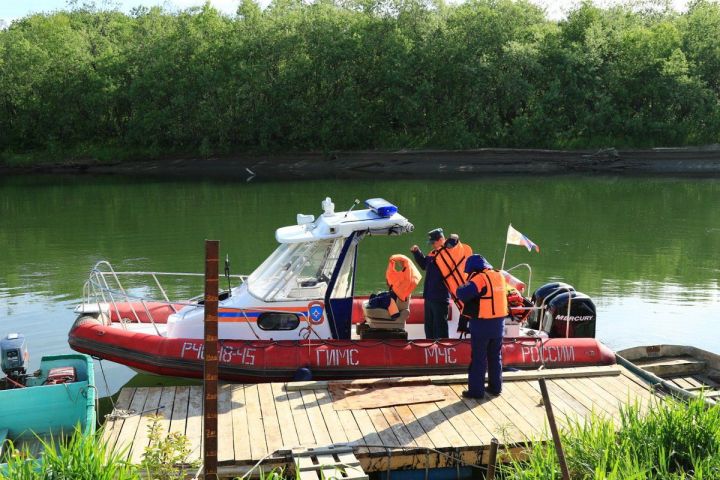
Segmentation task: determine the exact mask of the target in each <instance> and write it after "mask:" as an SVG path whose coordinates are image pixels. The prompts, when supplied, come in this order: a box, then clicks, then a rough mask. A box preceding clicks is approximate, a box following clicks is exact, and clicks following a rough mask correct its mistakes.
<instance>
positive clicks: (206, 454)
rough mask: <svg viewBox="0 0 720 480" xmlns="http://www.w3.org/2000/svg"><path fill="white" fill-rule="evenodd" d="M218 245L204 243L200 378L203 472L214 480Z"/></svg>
mask: <svg viewBox="0 0 720 480" xmlns="http://www.w3.org/2000/svg"><path fill="white" fill-rule="evenodd" d="M219 246H220V242H218V241H217V240H205V347H204V354H205V371H204V375H203V380H204V383H203V393H204V399H203V421H204V428H203V468H204V471H205V480H216V479H217V464H218V458H217V457H218V448H217V447H218V445H217V417H218V415H217V414H218V288H219V285H218V284H219V279H218V261H219V256H220V255H219V250H220V248H219Z"/></svg>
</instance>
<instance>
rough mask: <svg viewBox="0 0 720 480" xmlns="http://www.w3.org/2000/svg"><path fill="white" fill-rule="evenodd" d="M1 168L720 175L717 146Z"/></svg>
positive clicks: (291, 175) (278, 174) (140, 172)
mask: <svg viewBox="0 0 720 480" xmlns="http://www.w3.org/2000/svg"><path fill="white" fill-rule="evenodd" d="M0 173H5V174H13V173H31V174H32V173H58V174H74V173H84V174H114V175H129V176H141V177H149V176H162V177H186V178H197V177H206V178H225V179H244V180H283V179H296V178H410V177H412V178H423V177H427V178H431V177H437V176H438V175H441V176H466V175H507V174H539V175H558V174H569V173H582V174H589V173H601V174H621V175H622V174H628V175H678V176H697V177H716V176H717V177H720V145H712V146H707V147H689V148H655V149H647V150H616V149H614V148H609V149H603V150H574V151H561V150H529V149H524V150H520V149H499V148H488V149H478V150H457V151H448V150H412V151H410V150H401V151H392V152H391V151H384V152H378V151H373V152H335V153H298V154H285V155H257V156H233V157H227V158H204V159H198V158H184V159H175V160H167V159H166V160H154V161H143V162H125V163H116V164H108V163H105V164H95V163H91V162H87V163H83V162H73V163H68V164H53V165H38V166H32V167H7V166H5V167H3V166H0Z"/></svg>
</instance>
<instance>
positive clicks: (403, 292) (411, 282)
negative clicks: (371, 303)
mask: <svg viewBox="0 0 720 480" xmlns="http://www.w3.org/2000/svg"><path fill="white" fill-rule="evenodd" d="M398 268H400V270H398ZM385 280H387V284H388V287H390V290H391V291H392V292H393V293H394V294H395V296H397V298H398V300H400V301H403V302H404V301H406V300H407V299H408V298H410V294H411V293H412V292H413V290H415V287H417V286H418V284H419V283H420V280H422V275H420V271H419V270H418V269H417V267H415V264H414V263H412V262H411V261H410V259H409V258H408V257H406V256H405V255H400V254H396V255H391V256H390V260H389V261H388V266H387V270H385ZM388 312H389V313H390V315H391V316H393V317H394V316H395V315H397V314H398V313H400V309H399V308H398V306H397V302H396V301H395V300H390V305H389V306H388Z"/></svg>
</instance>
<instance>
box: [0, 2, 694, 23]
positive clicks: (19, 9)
mask: <svg viewBox="0 0 720 480" xmlns="http://www.w3.org/2000/svg"><path fill="white" fill-rule="evenodd" d="M451 1H452V0H451ZM531 1H532V2H533V3H535V4H537V5H540V6H542V7H544V8H546V9H547V12H548V15H549V16H550V18H553V19H560V18H563V16H564V13H565V12H567V10H568V9H570V8H572V6H573V5H575V4H577V3H579V0H531ZM625 1H627V0H597V1H596V3H598V4H600V5H612V4H616V3H621V2H625ZM269 2H270V0H260V2H259V3H260V5H262V6H266V5H267V4H268V3H269ZM78 3H79V4H82V3H83V0H79V2H78ZM95 3H96V4H97V5H103V4H109V5H117V6H118V7H119V8H120V10H122V11H124V12H129V11H130V9H131V8H133V7H136V6H138V5H144V6H148V7H149V6H154V5H161V6H165V7H166V8H168V9H170V10H178V9H180V10H182V9H184V8H188V7H192V6H197V5H202V4H203V3H205V2H204V0H172V1H170V0H109V1H108V0H97V1H96V2H95ZM210 3H211V4H212V5H213V6H214V7H215V8H217V9H218V10H220V11H222V12H225V13H227V14H234V13H235V10H236V9H237V6H238V4H239V3H240V2H239V0H211V1H210ZM641 3H644V2H642V0H641ZM647 3H650V2H649V1H647ZM671 3H672V5H673V7H674V8H675V9H678V10H683V9H684V8H685V5H686V4H687V0H672V2H671ZM66 6H67V1H66V0H0V19H2V20H4V21H5V22H6V23H10V22H11V21H12V20H15V19H18V18H22V17H24V16H26V15H29V14H31V13H36V12H51V11H53V10H62V9H64V8H66Z"/></svg>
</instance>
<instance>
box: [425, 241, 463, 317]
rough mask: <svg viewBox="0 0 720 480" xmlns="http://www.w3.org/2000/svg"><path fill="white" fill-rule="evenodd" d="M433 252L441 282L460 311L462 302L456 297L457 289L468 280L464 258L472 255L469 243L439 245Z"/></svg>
mask: <svg viewBox="0 0 720 480" xmlns="http://www.w3.org/2000/svg"><path fill="white" fill-rule="evenodd" d="M434 253H435V265H437V267H438V269H439V270H440V273H441V274H442V277H443V283H445V286H446V287H447V289H448V292H450V297H451V298H452V299H453V302H455V304H456V305H457V306H458V308H459V309H460V310H461V311H462V307H463V305H462V302H461V301H460V299H458V298H457V295H456V293H457V289H458V287H459V286H460V285H464V284H465V283H467V281H468V275H467V273H465V260H467V258H468V257H469V256H470V255H472V247H470V245H467V244H464V243H461V242H458V243H457V244H456V245H455V246H452V247H446V246H442V247H440V248H439V249H438V250H437V251H435V252H434Z"/></svg>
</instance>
